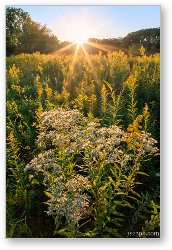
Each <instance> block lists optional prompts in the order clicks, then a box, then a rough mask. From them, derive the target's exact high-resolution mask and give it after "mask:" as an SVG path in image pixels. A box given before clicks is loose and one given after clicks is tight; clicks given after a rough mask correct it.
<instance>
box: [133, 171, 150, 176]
mask: <svg viewBox="0 0 172 250" xmlns="http://www.w3.org/2000/svg"><path fill="white" fill-rule="evenodd" d="M136 174H140V175H145V176H149V175H148V174H146V173H144V172H136Z"/></svg>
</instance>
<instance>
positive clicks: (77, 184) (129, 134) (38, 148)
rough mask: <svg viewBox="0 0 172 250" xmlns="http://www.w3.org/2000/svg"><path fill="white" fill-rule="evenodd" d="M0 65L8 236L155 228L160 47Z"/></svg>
mask: <svg viewBox="0 0 172 250" xmlns="http://www.w3.org/2000/svg"><path fill="white" fill-rule="evenodd" d="M6 66H7V73H6V79H7V99H6V100H7V151H6V152H7V182H6V183H7V237H12V238H13V237H38V238H41V237H44V238H46V237H48V238H53V237H86V238H92V237H102V238H112V237H124V238H125V237H128V235H129V233H128V232H136V231H138V232H143V233H142V235H144V237H145V235H151V233H150V232H159V230H160V215H159V210H160V207H159V205H160V181H159V179H160V175H159V173H160V163H159V145H160V141H159V137H160V136H159V134H160V115H159V110H160V55H159V54H154V55H150V56H147V55H146V54H145V49H144V48H143V47H142V48H141V49H140V56H137V57H134V56H132V55H126V54H125V53H124V52H121V51H119V52H109V53H107V54H102V53H99V54H95V55H89V54H88V55H87V56H85V55H84V54H79V55H78V56H77V58H75V60H73V56H72V55H67V56H65V55H63V54H62V55H53V54H52V55H41V54H39V53H34V54H20V55H17V56H11V57H8V58H7V62H6ZM130 235H132V233H131V234H130ZM155 235H157V234H155Z"/></svg>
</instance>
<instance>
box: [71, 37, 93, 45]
mask: <svg viewBox="0 0 172 250" xmlns="http://www.w3.org/2000/svg"><path fill="white" fill-rule="evenodd" d="M88 39H89V37H84V36H79V35H78V37H76V38H75V40H74V42H75V43H76V44H77V45H83V44H84V43H87V42H88Z"/></svg>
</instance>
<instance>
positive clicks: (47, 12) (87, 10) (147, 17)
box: [14, 5, 160, 41]
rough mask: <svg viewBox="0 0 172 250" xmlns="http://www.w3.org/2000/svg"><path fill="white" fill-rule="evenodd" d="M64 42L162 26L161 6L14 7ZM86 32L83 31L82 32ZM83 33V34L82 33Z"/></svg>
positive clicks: (116, 35)
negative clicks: (27, 14) (45, 26)
mask: <svg viewBox="0 0 172 250" xmlns="http://www.w3.org/2000/svg"><path fill="white" fill-rule="evenodd" d="M14 7H16V8H18V7H20V8H22V9H23V10H24V11H27V12H28V13H29V14H30V16H31V18H32V19H33V20H34V21H36V22H39V23H41V24H46V25H47V27H48V28H50V29H51V30H52V32H53V33H54V34H55V35H56V36H57V37H58V39H60V40H61V41H63V40H70V41H71V40H73V37H74V36H76V35H77V34H78V33H80V35H81V36H82V37H84V36H85V37H94V38H117V37H124V36H125V35H127V34H128V33H130V32H132V31H137V30H140V29H146V28H156V27H160V6H34V5H32V6H14ZM81 29H82V31H81ZM81 33H82V34H81Z"/></svg>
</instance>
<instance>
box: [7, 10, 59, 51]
mask: <svg viewBox="0 0 172 250" xmlns="http://www.w3.org/2000/svg"><path fill="white" fill-rule="evenodd" d="M58 46H59V41H58V39H57V37H56V36H54V35H53V34H52V33H51V30H50V29H48V28H47V27H46V25H44V26H42V25H41V24H39V23H37V22H34V21H33V20H32V19H31V17H30V16H29V14H28V13H27V12H24V11H23V10H22V9H20V8H19V9H17V8H11V7H7V9H6V52H7V56H8V55H11V54H19V53H33V52H36V51H39V52H41V53H50V52H53V51H55V50H57V49H58Z"/></svg>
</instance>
